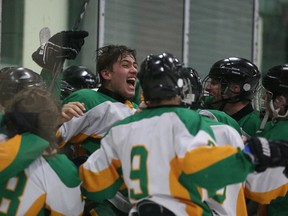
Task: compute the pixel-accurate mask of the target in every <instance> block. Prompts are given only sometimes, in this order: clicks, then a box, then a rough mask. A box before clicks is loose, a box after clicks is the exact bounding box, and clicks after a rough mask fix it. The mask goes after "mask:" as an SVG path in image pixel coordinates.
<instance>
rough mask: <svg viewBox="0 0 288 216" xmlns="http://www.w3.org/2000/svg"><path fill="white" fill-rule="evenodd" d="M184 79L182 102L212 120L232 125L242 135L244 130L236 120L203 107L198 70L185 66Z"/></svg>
mask: <svg viewBox="0 0 288 216" xmlns="http://www.w3.org/2000/svg"><path fill="white" fill-rule="evenodd" d="M180 75H181V77H182V79H183V81H184V82H183V83H184V84H183V88H182V95H186V97H185V98H183V100H182V104H183V105H184V106H185V107H187V108H189V109H193V110H197V112H199V113H200V114H201V115H203V116H207V117H209V118H211V119H212V120H215V121H218V122H222V123H224V124H227V125H230V126H231V127H233V128H234V129H236V130H237V132H238V133H239V134H240V135H241V136H242V130H241V128H240V126H239V124H238V122H237V121H236V120H234V119H233V118H232V117H231V116H229V115H228V114H226V113H225V112H223V111H220V110H215V109H202V107H201V101H202V93H203V92H202V89H203V87H202V81H201V78H200V76H199V75H198V72H197V71H196V70H195V69H194V68H191V67H184V68H183V69H181V70H180Z"/></svg>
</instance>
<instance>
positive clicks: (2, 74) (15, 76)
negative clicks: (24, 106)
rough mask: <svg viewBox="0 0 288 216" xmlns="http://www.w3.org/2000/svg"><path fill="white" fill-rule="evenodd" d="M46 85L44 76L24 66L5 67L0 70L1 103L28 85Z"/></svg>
mask: <svg viewBox="0 0 288 216" xmlns="http://www.w3.org/2000/svg"><path fill="white" fill-rule="evenodd" d="M32 86H45V84H44V82H43V79H42V77H41V76H40V75H39V74H38V73H36V72H34V71H32V70H30V69H28V68H24V67H5V68H2V69H1V70H0V104H2V105H4V103H5V102H6V101H7V100H8V99H10V98H12V97H13V96H14V95H15V94H16V93H18V92H19V91H21V90H22V89H24V88H26V87H32Z"/></svg>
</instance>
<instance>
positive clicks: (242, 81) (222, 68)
mask: <svg viewBox="0 0 288 216" xmlns="http://www.w3.org/2000/svg"><path fill="white" fill-rule="evenodd" d="M208 79H217V80H219V81H220V83H221V87H222V92H223V93H224V92H225V91H226V88H229V85H230V84H231V83H234V84H239V85H240V86H241V90H240V94H239V95H238V96H237V98H238V99H239V100H252V99H253V97H254V96H255V93H256V92H257V90H258V86H259V81H260V72H259V70H258V68H257V66H256V65H254V64H253V63H252V62H251V61H249V60H247V59H244V58H239V57H230V58H225V59H222V60H219V61H217V62H216V63H214V64H213V65H212V67H211V69H210V72H209V74H208V76H207V77H205V78H204V80H203V82H204V85H205V82H207V80H208Z"/></svg>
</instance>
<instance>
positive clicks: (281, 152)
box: [244, 137, 288, 177]
mask: <svg viewBox="0 0 288 216" xmlns="http://www.w3.org/2000/svg"><path fill="white" fill-rule="evenodd" d="M244 152H245V153H247V154H248V155H249V156H250V157H251V158H252V161H253V162H254V164H255V171H256V172H263V171H265V170H266V169H267V168H268V167H279V166H284V167H286V168H285V170H284V174H285V175H286V176H287V177H288V142H287V141H283V140H271V141H268V140H266V139H265V138H262V137H252V138H250V139H249V140H248V141H247V143H246V146H245V149H244Z"/></svg>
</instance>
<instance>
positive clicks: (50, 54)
mask: <svg viewBox="0 0 288 216" xmlns="http://www.w3.org/2000/svg"><path fill="white" fill-rule="evenodd" d="M87 36H88V32H87V31H62V32H58V33H57V34H55V35H53V36H52V37H51V38H50V39H49V40H48V41H47V42H46V43H45V44H43V45H42V46H40V47H39V48H38V49H37V50H36V51H35V52H34V53H33V54H32V59H33V60H34V61H35V62H36V63H37V64H38V65H39V66H41V67H43V68H45V69H47V70H50V71H53V70H54V69H55V65H58V64H59V63H60V62H62V63H63V62H64V60H65V59H75V58H76V56H77V55H78V53H79V52H80V50H81V47H82V46H83V44H84V38H85V37H87Z"/></svg>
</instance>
